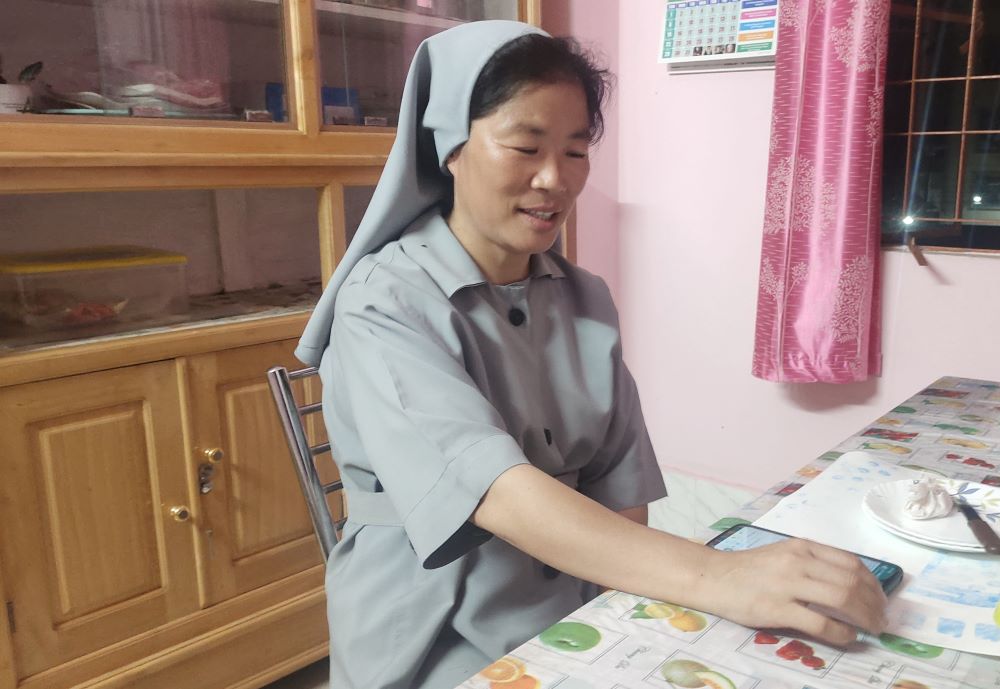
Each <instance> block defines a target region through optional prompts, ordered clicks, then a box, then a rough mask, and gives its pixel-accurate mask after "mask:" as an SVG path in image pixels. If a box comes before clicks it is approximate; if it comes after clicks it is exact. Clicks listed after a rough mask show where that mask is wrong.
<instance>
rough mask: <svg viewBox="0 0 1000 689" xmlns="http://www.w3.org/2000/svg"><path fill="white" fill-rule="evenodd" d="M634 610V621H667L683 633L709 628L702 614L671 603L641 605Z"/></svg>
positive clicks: (632, 616)
mask: <svg viewBox="0 0 1000 689" xmlns="http://www.w3.org/2000/svg"><path fill="white" fill-rule="evenodd" d="M632 610H633V613H632V615H631V618H632V619H633V620H666V622H667V623H668V624H669V625H670V626H671V627H673V628H674V629H678V630H680V631H682V632H700V631H701V630H703V629H705V627H707V626H708V620H706V619H705V616H704V615H702V614H701V613H700V612H697V611H695V610H688V609H687V608H682V607H681V606H679V605H673V604H671V603H646V604H643V603H639V604H637V605H636V606H635V607H634V608H633V609H632Z"/></svg>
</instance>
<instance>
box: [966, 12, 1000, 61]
mask: <svg viewBox="0 0 1000 689" xmlns="http://www.w3.org/2000/svg"><path fill="white" fill-rule="evenodd" d="M975 38H976V45H975V48H974V49H973V53H974V54H973V60H972V73H973V74H976V75H980V74H1000V50H998V49H997V46H1000V3H997V2H995V1H994V2H980V3H979V8H978V15H977V16H976V22H975Z"/></svg>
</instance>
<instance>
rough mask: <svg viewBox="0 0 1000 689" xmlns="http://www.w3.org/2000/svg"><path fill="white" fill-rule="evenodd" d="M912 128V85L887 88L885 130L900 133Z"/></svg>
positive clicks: (897, 85)
mask: <svg viewBox="0 0 1000 689" xmlns="http://www.w3.org/2000/svg"><path fill="white" fill-rule="evenodd" d="M909 129H910V85H909V84H896V85H893V86H887V87H886V88H885V131H886V133H890V134H898V133H901V132H906V131H909Z"/></svg>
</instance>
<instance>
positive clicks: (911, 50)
mask: <svg viewBox="0 0 1000 689" xmlns="http://www.w3.org/2000/svg"><path fill="white" fill-rule="evenodd" d="M882 237H883V244H890V245H891V244H905V243H908V242H910V241H913V240H915V241H916V243H917V244H920V245H925V246H942V247H956V248H966V249H994V250H1000V3H998V2H996V0H893V3H892V15H891V19H890V26H889V59H888V66H887V85H886V105H885V148H884V161H883V202H882Z"/></svg>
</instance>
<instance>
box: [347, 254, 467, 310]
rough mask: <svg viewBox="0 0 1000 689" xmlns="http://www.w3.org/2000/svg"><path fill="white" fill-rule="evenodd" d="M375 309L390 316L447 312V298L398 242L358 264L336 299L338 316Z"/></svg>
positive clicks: (366, 257)
mask: <svg viewBox="0 0 1000 689" xmlns="http://www.w3.org/2000/svg"><path fill="white" fill-rule="evenodd" d="M363 308H374V309H376V310H379V311H383V312H387V313H398V312H401V311H408V312H415V313H419V312H422V311H426V310H428V309H431V310H433V309H442V308H445V309H448V308H450V304H449V302H448V299H447V297H446V295H445V294H444V293H443V292H442V291H441V289H440V288H439V287H438V286H437V284H436V283H435V282H434V280H432V279H431V277H430V276H429V275H428V274H427V272H426V271H425V270H424V269H423V268H422V267H421V266H420V265H419V264H418V263H417V262H416V261H414V260H413V259H412V258H411V257H410V256H409V255H407V253H406V251H405V250H404V249H403V246H402V245H401V243H400V242H399V241H398V240H396V241H392V242H389V243H388V244H386V245H385V246H384V247H382V248H381V249H380V250H379V251H377V252H375V253H372V254H368V255H367V256H365V257H363V258H362V259H361V260H360V261H358V263H357V265H355V266H354V268H353V269H352V270H351V272H350V273H349V274H348V276H347V279H346V280H345V281H344V285H343V286H342V287H341V291H340V294H339V295H338V297H337V315H338V316H339V315H340V314H341V313H350V312H351V311H355V310H357V309H363Z"/></svg>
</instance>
